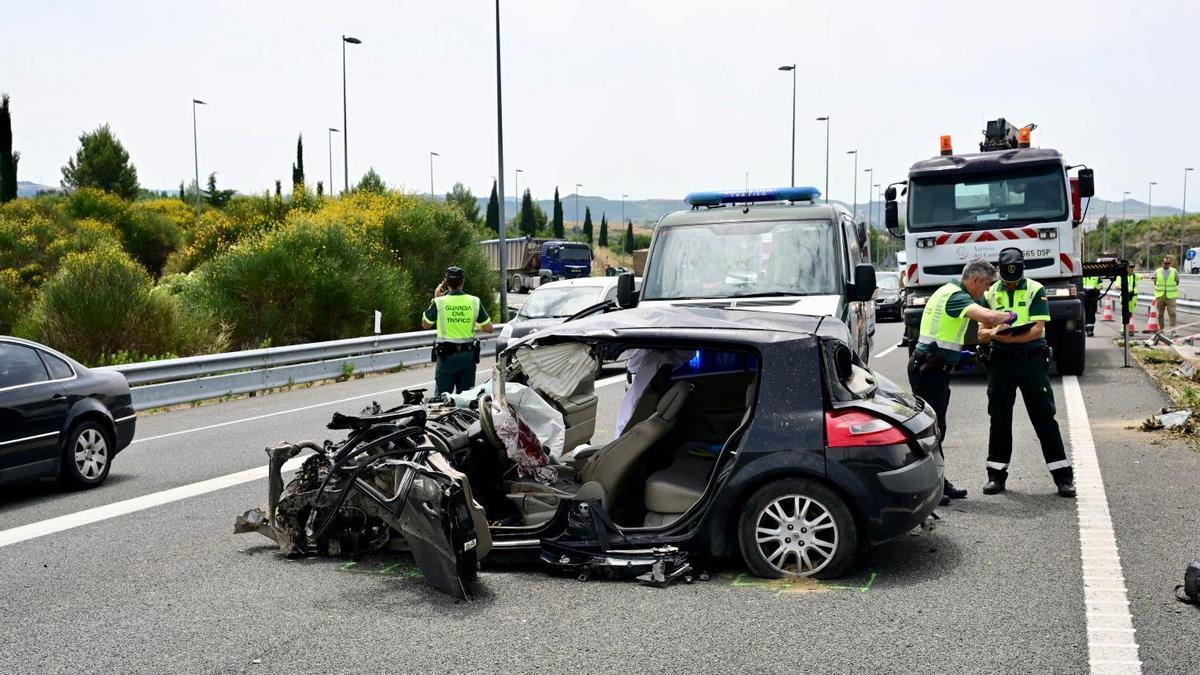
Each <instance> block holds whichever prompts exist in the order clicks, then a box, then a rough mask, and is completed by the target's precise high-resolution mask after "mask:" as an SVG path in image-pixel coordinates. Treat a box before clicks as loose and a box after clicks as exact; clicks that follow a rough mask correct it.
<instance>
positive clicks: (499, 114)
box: [496, 0, 508, 323]
mask: <svg viewBox="0 0 1200 675" xmlns="http://www.w3.org/2000/svg"><path fill="white" fill-rule="evenodd" d="M502 101H503V99H502V98H501V96H500V0H496V156H497V161H498V163H499V166H500V168H499V169H498V170H497V171H496V206H497V208H498V212H497V215H499V216H500V222H498V223H497V224H496V225H497V229H498V230H499V239H500V321H501V322H502V323H503V322H507V321H508V279H506V278H505V277H506V276H508V252H507V251H506V250H505V249H506V248H507V246H506V245H505V241H504V106H503V104H502Z"/></svg>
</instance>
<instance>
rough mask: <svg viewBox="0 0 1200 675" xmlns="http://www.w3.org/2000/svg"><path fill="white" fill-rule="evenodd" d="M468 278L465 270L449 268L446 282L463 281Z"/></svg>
mask: <svg viewBox="0 0 1200 675" xmlns="http://www.w3.org/2000/svg"><path fill="white" fill-rule="evenodd" d="M466 276H467V275H466V273H465V272H463V268H461V267H447V268H446V280H447V281H462V280H463V279H465V278H466Z"/></svg>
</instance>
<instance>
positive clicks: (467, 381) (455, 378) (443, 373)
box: [433, 351, 475, 395]
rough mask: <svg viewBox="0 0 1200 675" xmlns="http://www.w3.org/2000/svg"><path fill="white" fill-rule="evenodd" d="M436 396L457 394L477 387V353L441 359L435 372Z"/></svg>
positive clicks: (462, 353)
mask: <svg viewBox="0 0 1200 675" xmlns="http://www.w3.org/2000/svg"><path fill="white" fill-rule="evenodd" d="M433 380H434V385H435V386H436V389H435V390H434V394H435V395H438V394H442V393H446V392H449V393H451V394H457V393H460V392H464V391H466V390H468V389H470V388H472V387H474V386H475V352H472V351H465V352H458V353H457V354H451V355H450V356H446V357H439V358H438V362H437V368H436V370H435V371H434V376H433Z"/></svg>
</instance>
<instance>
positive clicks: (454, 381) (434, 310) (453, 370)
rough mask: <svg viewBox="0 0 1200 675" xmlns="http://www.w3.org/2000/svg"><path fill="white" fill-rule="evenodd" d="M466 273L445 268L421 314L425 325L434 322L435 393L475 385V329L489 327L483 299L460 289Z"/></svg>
mask: <svg viewBox="0 0 1200 675" xmlns="http://www.w3.org/2000/svg"><path fill="white" fill-rule="evenodd" d="M465 282H466V275H465V274H464V273H463V270H462V268H461V267H449V268H447V269H446V277H445V278H444V279H443V280H442V283H441V284H439V285H438V287H437V290H436V291H434V298H433V302H431V303H429V309H427V310H425V314H424V315H423V316H422V317H421V325H422V326H424V327H425V328H432V327H434V326H437V343H436V344H435V345H434V347H433V358H434V360H435V361H437V368H436V370H435V371H434V384H435V390H434V391H435V394H442V393H446V392H449V393H454V394H457V393H459V392H463V391H466V390H468V389H470V388H471V387H474V386H475V365H476V364H478V363H479V341H478V340H476V339H475V331H476V329H478V330H482V331H484V332H485V333H490V332H492V330H493V327H492V319H491V317H489V316H488V313H487V310H486V309H484V308H483V303H482V302H480V300H479V298H477V297H475V296H474V295H467V294H466V293H464V292H463V289H462V288H463V284H464V283H465Z"/></svg>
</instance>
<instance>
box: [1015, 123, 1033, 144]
mask: <svg viewBox="0 0 1200 675" xmlns="http://www.w3.org/2000/svg"><path fill="white" fill-rule="evenodd" d="M1032 134H1033V125H1030V126H1027V127H1021V128H1020V129H1018V130H1017V147H1018V148H1028V147H1029V137H1030V135H1032Z"/></svg>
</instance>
